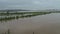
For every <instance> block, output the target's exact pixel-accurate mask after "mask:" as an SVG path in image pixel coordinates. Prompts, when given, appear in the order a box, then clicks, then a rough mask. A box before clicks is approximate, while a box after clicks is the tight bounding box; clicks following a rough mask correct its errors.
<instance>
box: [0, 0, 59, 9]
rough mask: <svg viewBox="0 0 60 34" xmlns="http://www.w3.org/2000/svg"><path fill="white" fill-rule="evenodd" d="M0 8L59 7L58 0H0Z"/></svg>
mask: <svg viewBox="0 0 60 34" xmlns="http://www.w3.org/2000/svg"><path fill="white" fill-rule="evenodd" d="M0 9H60V0H0Z"/></svg>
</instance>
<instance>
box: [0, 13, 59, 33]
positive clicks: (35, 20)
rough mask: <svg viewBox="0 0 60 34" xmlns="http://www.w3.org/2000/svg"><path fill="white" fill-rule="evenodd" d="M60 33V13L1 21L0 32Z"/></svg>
mask: <svg viewBox="0 0 60 34" xmlns="http://www.w3.org/2000/svg"><path fill="white" fill-rule="evenodd" d="M8 29H10V34H33V32H34V34H60V13H51V14H47V15H39V16H35V17H31V18H20V19H18V20H11V21H8V22H3V23H0V34H2V33H3V34H4V33H5V32H7V30H8Z"/></svg>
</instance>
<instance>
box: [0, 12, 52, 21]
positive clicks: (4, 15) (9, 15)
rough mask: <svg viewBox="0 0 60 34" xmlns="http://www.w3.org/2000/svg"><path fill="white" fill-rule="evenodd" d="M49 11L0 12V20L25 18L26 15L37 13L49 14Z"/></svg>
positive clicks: (36, 14) (31, 15)
mask: <svg viewBox="0 0 60 34" xmlns="http://www.w3.org/2000/svg"><path fill="white" fill-rule="evenodd" d="M50 13H51V12H14V13H10V12H5V13H4V12H3V13H0V21H8V20H12V19H18V18H26V17H33V16H38V15H45V14H50Z"/></svg>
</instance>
